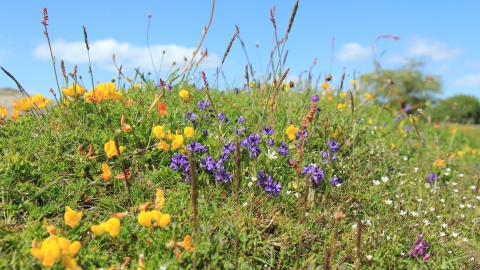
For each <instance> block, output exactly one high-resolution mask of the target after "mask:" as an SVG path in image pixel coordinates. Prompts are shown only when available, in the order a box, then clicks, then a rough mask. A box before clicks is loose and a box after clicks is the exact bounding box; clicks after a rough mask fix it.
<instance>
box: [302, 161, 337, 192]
mask: <svg viewBox="0 0 480 270" xmlns="http://www.w3.org/2000/svg"><path fill="white" fill-rule="evenodd" d="M302 173H303V174H310V175H311V176H310V177H311V180H312V184H313V186H314V187H315V188H318V186H319V184H320V182H323V180H324V179H325V174H324V173H323V170H322V168H320V167H319V166H318V165H317V164H315V163H311V164H308V165H307V166H304V167H303V170H302ZM340 180H341V179H340Z"/></svg>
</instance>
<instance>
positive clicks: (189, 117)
mask: <svg viewBox="0 0 480 270" xmlns="http://www.w3.org/2000/svg"><path fill="white" fill-rule="evenodd" d="M197 118H198V117H197V115H196V114H195V113H194V112H187V113H186V114H185V117H183V120H185V121H190V120H191V121H194V120H197Z"/></svg>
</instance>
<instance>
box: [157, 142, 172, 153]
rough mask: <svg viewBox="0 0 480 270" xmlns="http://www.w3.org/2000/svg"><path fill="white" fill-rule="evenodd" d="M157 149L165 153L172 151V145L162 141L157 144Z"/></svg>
mask: <svg viewBox="0 0 480 270" xmlns="http://www.w3.org/2000/svg"><path fill="white" fill-rule="evenodd" d="M157 149H163V150H165V151H168V150H170V144H168V143H166V142H165V141H160V142H159V143H158V144H157Z"/></svg>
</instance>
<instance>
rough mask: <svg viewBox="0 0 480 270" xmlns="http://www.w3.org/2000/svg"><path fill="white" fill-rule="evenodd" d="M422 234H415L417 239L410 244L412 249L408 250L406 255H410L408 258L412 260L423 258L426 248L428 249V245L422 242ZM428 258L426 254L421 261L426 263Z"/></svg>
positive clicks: (428, 255)
mask: <svg viewBox="0 0 480 270" xmlns="http://www.w3.org/2000/svg"><path fill="white" fill-rule="evenodd" d="M423 237H424V235H423V233H422V232H421V231H420V232H419V233H418V234H417V239H416V240H415V242H413V243H411V245H412V246H414V247H413V249H411V250H409V251H408V252H407V253H408V255H410V257H412V258H419V257H421V256H423V255H424V254H425V251H426V249H427V248H429V247H430V244H429V243H427V242H425V241H423ZM429 258H430V254H426V255H425V256H424V257H423V259H422V260H423V261H426V260H428V259H429Z"/></svg>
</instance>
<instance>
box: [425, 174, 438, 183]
mask: <svg viewBox="0 0 480 270" xmlns="http://www.w3.org/2000/svg"><path fill="white" fill-rule="evenodd" d="M427 180H428V182H430V183H433V182H435V181H437V180H438V175H437V174H436V173H431V174H429V175H428V178H427Z"/></svg>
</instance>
